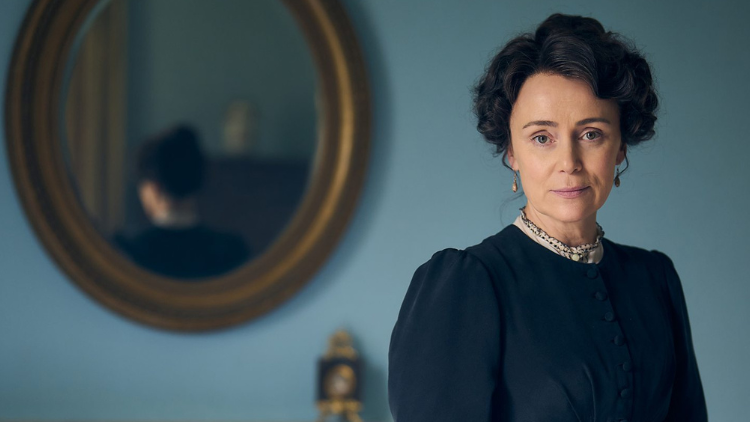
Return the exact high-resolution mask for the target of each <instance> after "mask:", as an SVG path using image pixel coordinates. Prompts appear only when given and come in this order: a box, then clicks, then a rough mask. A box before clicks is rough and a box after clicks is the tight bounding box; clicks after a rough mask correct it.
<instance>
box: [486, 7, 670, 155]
mask: <svg viewBox="0 0 750 422" xmlns="http://www.w3.org/2000/svg"><path fill="white" fill-rule="evenodd" d="M538 73H547V74H554V75H560V76H564V77H567V78H576V79H580V80H582V81H585V82H586V83H587V84H588V85H589V86H590V87H591V89H592V90H593V92H594V94H595V95H596V96H597V97H598V98H601V99H613V100H616V101H617V104H618V105H619V108H620V131H621V139H622V141H623V142H624V144H627V145H628V146H635V145H637V144H639V143H641V142H643V141H646V140H649V139H651V138H652V137H653V136H654V123H655V122H656V115H655V111H656V109H657V106H658V99H657V96H656V91H655V88H654V81H653V78H652V76H651V69H650V67H649V64H648V63H647V62H646V60H645V59H644V58H643V56H642V55H641V54H640V53H639V52H638V51H637V50H636V48H635V47H634V46H633V44H632V42H630V41H629V40H627V39H625V38H624V37H622V36H620V35H619V34H616V33H613V32H609V31H605V30H604V27H603V26H602V24H601V23H599V21H597V20H595V19H592V18H587V17H582V16H570V15H562V14H553V15H551V16H550V17H548V18H547V19H546V20H545V21H544V22H542V23H541V25H539V27H538V28H537V30H536V32H535V33H533V34H531V33H526V34H523V35H520V36H518V37H516V38H514V39H512V40H511V41H510V42H508V43H507V44H506V45H505V47H503V49H502V50H500V52H499V53H497V55H495V57H494V58H493V59H492V61H491V62H490V64H489V66H488V67H487V69H486V71H485V73H484V75H483V76H482V77H481V79H480V81H479V82H478V83H477V85H476V86H475V87H474V89H473V94H474V112H475V114H476V116H477V118H478V123H477V130H478V131H479V132H480V133H481V134H482V135H483V136H484V138H485V140H486V141H487V142H489V143H491V144H493V145H494V146H495V152H496V154H497V155H502V156H503V164H505V165H506V167H507V164H506V163H505V158H506V154H507V150H508V145H509V143H510V139H511V136H510V115H511V111H512V110H513V104H514V103H515V102H516V99H517V98H518V93H519V91H520V90H521V86H522V85H523V84H524V82H525V81H526V79H528V78H529V77H530V76H532V75H535V74H538Z"/></svg>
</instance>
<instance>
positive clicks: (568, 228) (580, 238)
mask: <svg viewBox="0 0 750 422" xmlns="http://www.w3.org/2000/svg"><path fill="white" fill-rule="evenodd" d="M524 211H525V212H526V218H528V219H529V220H531V222H532V223H534V224H535V225H536V226H537V227H539V228H540V229H542V230H544V231H545V232H546V233H547V234H548V235H550V236H552V237H554V238H555V239H557V240H559V241H560V242H562V243H564V244H566V245H568V246H571V247H575V246H580V245H585V244H588V243H594V242H596V237H597V235H598V229H597V226H596V213H594V214H592V215H591V216H589V217H587V218H585V219H583V220H580V221H573V222H563V221H559V220H555V219H554V218H552V217H549V216H547V215H544V214H542V213H540V212H538V211H537V210H536V209H535V208H534V207H533V206H531V204H528V203H527V204H526V206H525V207H524Z"/></svg>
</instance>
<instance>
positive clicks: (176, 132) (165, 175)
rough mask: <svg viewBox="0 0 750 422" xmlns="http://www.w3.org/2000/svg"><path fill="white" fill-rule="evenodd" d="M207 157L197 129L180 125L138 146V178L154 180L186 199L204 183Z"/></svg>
mask: <svg viewBox="0 0 750 422" xmlns="http://www.w3.org/2000/svg"><path fill="white" fill-rule="evenodd" d="M205 167H206V159H205V156H204V155H203V151H202V150H201V147H200V142H199V141H198V134H197V133H196V131H195V129H193V128H192V127H190V126H188V125H184V124H182V125H178V126H175V127H173V128H170V129H168V130H167V131H165V132H162V133H160V134H158V135H156V136H155V137H153V138H151V139H149V140H147V141H146V142H145V143H144V144H143V145H141V147H140V148H139V149H138V156H137V163H136V168H137V172H138V180H139V182H142V181H146V180H148V181H152V182H155V183H156V184H158V185H159V187H160V188H161V189H162V190H163V191H164V193H166V194H167V195H169V197H171V198H172V199H177V200H179V199H184V198H187V197H189V196H191V195H193V194H194V193H196V192H197V191H198V190H199V189H200V187H201V185H202V184H203V178H204V173H205Z"/></svg>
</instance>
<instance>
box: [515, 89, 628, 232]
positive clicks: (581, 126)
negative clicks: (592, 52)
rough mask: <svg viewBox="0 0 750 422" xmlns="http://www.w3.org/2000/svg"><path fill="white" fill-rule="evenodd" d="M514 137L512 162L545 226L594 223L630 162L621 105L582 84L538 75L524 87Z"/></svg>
mask: <svg viewBox="0 0 750 422" xmlns="http://www.w3.org/2000/svg"><path fill="white" fill-rule="evenodd" d="M510 131H511V145H510V147H509V148H508V162H509V163H510V165H511V167H512V168H513V169H514V170H518V171H519V175H520V177H521V183H522V185H523V190H524V193H525V194H526V198H527V200H528V203H527V212H529V213H531V214H530V215H534V216H536V217H537V219H541V220H543V222H544V223H546V224H544V225H550V224H560V223H562V224H564V223H572V222H578V221H586V220H591V219H593V221H595V219H596V211H597V210H598V209H599V208H601V207H602V205H604V202H605V201H606V200H607V196H609V192H610V191H611V190H612V183H613V180H614V172H615V165H618V164H620V163H621V162H622V161H623V159H624V158H625V149H624V147H621V141H620V113H619V108H618V105H617V103H616V102H615V101H614V100H602V99H600V98H597V97H596V96H595V95H594V93H593V92H592V90H591V88H590V87H589V86H588V84H587V83H585V82H583V81H580V80H577V79H568V78H565V77H562V76H558V75H549V74H536V75H534V76H531V77H530V78H528V79H527V80H526V82H525V83H524V84H523V86H522V87H521V91H520V92H519V94H518V98H517V100H516V103H515V104H514V106H513V111H512V113H511V117H510ZM529 208H530V209H529ZM530 218H531V217H530ZM532 219H534V218H532Z"/></svg>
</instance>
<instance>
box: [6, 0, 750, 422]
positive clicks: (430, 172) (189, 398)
mask: <svg viewBox="0 0 750 422" xmlns="http://www.w3.org/2000/svg"><path fill="white" fill-rule="evenodd" d="M29 3H30V1H29V0H5V1H3V2H2V3H1V4H0V79H2V80H3V81H4V80H5V78H6V76H7V67H8V63H9V61H10V56H11V53H12V46H13V42H14V36H15V34H16V32H17V30H18V28H19V26H20V22H21V19H22V18H23V15H24V13H25V9H26V7H27V6H28V5H29ZM344 4H345V5H346V6H347V9H348V10H349V13H350V15H351V17H352V19H353V21H354V23H355V25H356V27H357V31H358V33H359V36H360V40H361V42H362V45H363V49H364V53H365V56H366V58H367V60H368V66H369V72H370V77H371V82H372V92H373V97H374V113H375V116H374V118H375V120H374V121H375V126H374V133H373V151H372V158H371V166H370V168H369V174H368V179H367V182H366V186H365V191H364V195H363V197H362V201H361V202H360V205H359V208H358V211H357V213H356V216H355V218H354V220H353V223H352V224H351V226H350V229H349V230H348V232H347V234H346V235H345V237H344V239H343V241H342V243H341V244H340V245H339V247H338V248H337V250H336V251H335V253H334V254H333V256H332V257H331V259H330V260H329V262H328V263H327V265H326V266H325V267H324V268H323V269H322V270H321V271H320V272H319V273H318V274H317V275H316V277H315V278H314V279H313V280H312V281H311V282H310V283H309V284H308V285H307V286H306V287H305V288H304V289H303V290H302V292H301V293H300V294H298V295H297V296H296V297H294V298H293V299H292V300H290V301H288V302H287V303H285V304H284V305H283V306H282V307H281V308H279V309H278V310H276V311H274V312H273V313H271V314H269V315H267V316H265V317H263V318H261V319H259V320H257V321H254V322H251V323H248V324H245V325H242V326H239V327H236V328H232V329H229V330H224V331H219V332H211V333H203V334H182V333H172V332H164V331H159V330H155V329H152V328H149V327H144V326H141V325H138V324H135V323H133V322H131V321H129V320H126V319H123V318H121V317H119V316H117V315H114V314H113V313H111V312H110V311H108V310H107V309H104V308H103V307H102V306H100V305H99V304H97V303H95V302H93V301H92V300H91V299H89V298H88V297H87V296H86V295H84V294H83V293H82V292H81V291H79V290H78V289H77V288H76V287H75V286H74V285H73V284H72V283H70V282H68V281H67V280H66V279H65V277H64V276H63V275H62V274H61V272H60V271H59V270H58V268H57V267H56V266H55V265H54V264H53V262H52V261H51V260H50V258H49V257H48V256H47V254H46V253H45V251H44V250H43V249H42V248H41V247H40V244H39V242H38V241H37V239H36V237H35V235H34V233H33V232H32V231H31V228H30V226H29V224H28V222H27V220H26V219H25V217H24V213H23V211H22V209H21V207H20V204H19V202H18V199H17V195H16V192H15V190H14V187H13V181H12V178H11V175H10V169H9V163H8V161H7V156H6V152H5V149H4V148H3V149H0V222H2V223H0V224H1V226H0V227H2V231H1V232H2V236H0V419H2V420H21V419H22V420H73V419H75V420H94V419H97V420H123V421H127V420H163V421H174V420H194V421H198V420H215V421H222V420H248V421H252V420H276V421H281V420H312V419H313V418H314V416H315V410H314V407H313V399H314V390H313V382H314V374H315V372H314V362H315V360H316V358H317V357H318V356H319V355H320V354H321V353H322V352H323V351H324V349H325V347H326V339H327V337H328V336H329V335H330V334H331V333H332V332H333V331H334V330H335V329H336V328H338V327H346V328H348V329H349V330H351V332H352V333H353V334H354V335H355V336H356V339H357V347H358V348H359V350H360V351H361V353H362V355H363V358H364V359H365V360H366V362H367V371H366V376H367V382H366V386H365V388H366V395H367V399H366V403H365V406H366V410H365V412H364V416H365V420H370V421H377V420H389V419H390V417H389V412H388V410H387V400H386V393H385V388H386V373H387V350H388V342H389V338H390V332H391V328H392V326H393V324H394V322H395V320H396V315H397V312H398V310H399V306H400V304H401V301H402V299H403V295H404V293H405V291H406V288H407V286H408V283H409V280H410V278H411V276H412V274H413V271H414V270H415V269H416V267H417V266H418V265H419V264H421V263H422V262H424V261H426V260H427V259H428V258H429V257H430V256H431V254H432V253H433V252H435V251H437V250H439V249H442V248H445V247H465V246H468V245H471V244H474V243H477V242H479V241H481V240H482V239H483V238H484V237H486V236H489V235H491V234H493V233H495V232H496V231H498V230H500V229H501V228H502V227H504V226H505V225H507V224H509V223H510V222H511V221H512V219H513V218H514V217H515V215H516V213H517V209H518V207H520V206H521V205H522V203H523V201H522V200H521V201H516V202H511V203H506V200H507V199H508V198H509V197H510V196H511V191H510V187H511V182H512V176H511V173H510V172H509V171H508V170H506V169H504V168H503V167H502V166H501V165H500V162H499V160H498V159H495V158H492V156H491V154H490V149H489V147H488V146H486V145H485V144H484V143H483V142H482V140H481V139H480V137H479V135H478V134H477V133H476V131H475V130H474V124H475V122H474V118H473V117H472V114H471V110H470V107H471V104H470V93H469V89H470V87H471V85H472V84H473V83H474V81H475V80H476V79H477V78H478V77H479V75H480V73H481V72H482V70H483V67H484V65H485V63H486V61H487V60H488V59H489V57H490V55H491V54H492V52H493V51H495V49H496V48H497V47H498V46H499V45H500V44H502V43H503V42H504V41H506V40H508V39H509V37H510V36H512V35H514V34H517V33H519V32H521V31H524V30H530V29H532V28H533V27H534V25H535V24H536V23H538V22H540V21H541V20H542V19H544V18H545V17H546V16H547V15H549V14H550V13H551V12H555V11H562V12H567V13H579V14H586V15H591V16H594V17H597V18H598V19H600V20H601V21H602V22H603V23H604V24H605V26H607V27H608V28H610V29H612V30H615V31H620V32H622V33H624V34H626V35H629V36H630V37H631V38H633V39H635V41H636V42H637V44H638V45H639V46H640V47H641V48H642V49H643V51H644V52H645V53H646V54H647V56H648V58H649V59H650V60H651V62H652V63H653V66H654V69H655V74H656V77H657V80H658V84H659V89H660V93H661V98H662V109H661V114H660V119H659V122H658V126H657V131H658V137H657V138H656V139H655V140H654V141H652V142H649V143H648V145H644V146H642V147H640V148H637V149H635V150H634V151H631V154H630V161H631V168H630V170H628V172H627V173H626V175H625V176H623V178H622V186H621V187H620V188H619V189H615V190H613V192H612V195H611V197H610V199H609V201H608V203H607V204H606V205H605V206H604V208H603V209H602V211H601V212H600V214H599V218H598V220H599V222H600V223H601V225H602V226H603V227H604V229H605V231H606V233H607V237H609V238H610V239H612V240H614V241H617V242H620V243H625V244H633V245H637V246H641V247H644V248H656V249H659V250H662V251H664V252H666V253H667V254H669V255H670V256H671V257H672V259H673V260H674V262H675V265H676V267H677V269H678V271H679V273H680V275H681V277H682V281H683V285H684V290H685V294H686V298H687V302H688V309H689V311H690V319H691V323H692V329H693V338H694V344H695V349H696V354H697V357H698V361H699V366H700V370H701V375H702V378H703V383H704V388H705V391H706V395H707V401H708V406H709V413H710V418H711V420H712V421H739V420H744V419H746V413H747V411H746V403H745V402H746V398H747V395H748V393H749V392H750V364H749V363H748V360H747V350H748V349H749V348H750V331H748V330H747V325H746V324H748V322H750V310H749V309H748V306H747V303H748V301H749V300H750V283H748V281H750V276H748V274H750V260H749V259H747V255H748V252H750V247H749V246H748V239H749V238H750V223H749V222H748V218H747V209H749V208H750V189H749V188H750V183H749V182H750V180H749V179H750V176H748V173H747V170H746V161H747V157H748V156H750V142H748V141H747V140H745V139H744V132H745V128H744V123H745V122H746V121H747V119H748V117H747V116H748V115H750V105H749V104H750V103H749V102H748V98H750V83H748V76H747V75H750V26H748V25H746V19H747V17H748V16H750V4H748V3H746V2H741V1H711V2H708V1H706V2H700V3H698V2H696V3H692V2H685V1H662V2H654V1H644V0H638V1H629V2H601V1H593V0H587V1H583V0H574V1H571V0H566V1H561V0H539V1H535V2H526V1H520V0H513V1H491V0H484V1H472V2H463V1H458V0H451V1H448V0H432V1H427V0H420V1H416V0H410V1H396V0H387V1H380V0H377V1H376V0H346V1H345V2H344ZM0 137H1V138H2V139H3V143H4V142H5V134H4V132H3V134H1V135H0Z"/></svg>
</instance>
